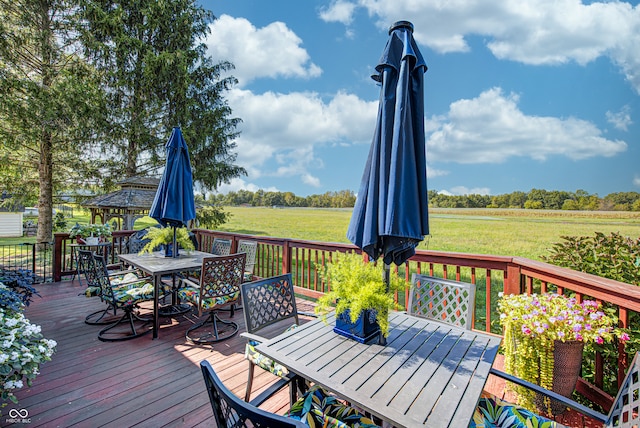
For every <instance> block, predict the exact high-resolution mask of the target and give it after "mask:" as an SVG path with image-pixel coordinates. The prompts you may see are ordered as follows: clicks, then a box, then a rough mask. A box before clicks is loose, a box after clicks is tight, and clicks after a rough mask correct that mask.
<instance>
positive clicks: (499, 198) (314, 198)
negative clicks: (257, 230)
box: [208, 189, 640, 211]
mask: <svg viewBox="0 0 640 428" xmlns="http://www.w3.org/2000/svg"><path fill="white" fill-rule="evenodd" d="M355 201H356V194H355V193H354V192H352V191H350V190H340V191H338V192H326V193H323V194H319V195H310V196H306V197H302V196H296V195H295V194H294V193H292V192H265V191H264V190H258V191H256V192H251V191H248V190H239V191H236V192H229V193H227V194H217V195H212V196H211V197H210V198H209V199H208V202H209V203H210V204H214V205H228V206H241V205H249V206H282V207H313V208H352V207H353V206H354V204H355ZM429 205H430V206H432V207H436V208H523V209H544V210H582V211H640V193H638V192H616V193H610V194H608V195H606V196H604V197H602V198H601V197H599V196H598V195H597V194H589V193H588V192H586V191H584V190H577V191H575V192H567V191H562V190H543V189H531V190H530V191H529V192H522V191H516V192H512V193H506V194H502V195H495V196H491V195H478V194H471V195H447V194H444V193H440V192H438V191H437V190H430V191H429Z"/></svg>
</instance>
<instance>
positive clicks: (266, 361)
mask: <svg viewBox="0 0 640 428" xmlns="http://www.w3.org/2000/svg"><path fill="white" fill-rule="evenodd" d="M296 327H298V325H297V324H292V325H291V326H289V328H287V329H286V330H285V332H287V331H291V330H293V329H294V328H296ZM259 344H260V342H258V341H257V340H249V342H247V345H246V346H245V349H244V357H245V358H246V359H247V360H249V361H250V362H252V363H253V364H255V365H256V366H258V367H260V368H262V369H263V370H266V371H268V372H271V373H273V374H274V375H276V376H280V377H285V376H287V375H288V374H289V370H287V368H286V367H285V366H283V365H281V364H279V363H276V362H275V361H273V360H272V359H271V358H269V357H266V356H264V355H262V354H261V353H260V352H258V351H257V350H256V346H258V345H259Z"/></svg>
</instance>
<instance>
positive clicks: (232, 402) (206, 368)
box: [200, 361, 308, 428]
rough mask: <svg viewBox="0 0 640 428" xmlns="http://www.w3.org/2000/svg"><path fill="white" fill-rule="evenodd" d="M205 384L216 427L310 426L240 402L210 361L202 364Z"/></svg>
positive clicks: (302, 427) (299, 427) (300, 427)
mask: <svg viewBox="0 0 640 428" xmlns="http://www.w3.org/2000/svg"><path fill="white" fill-rule="evenodd" d="M200 369H201V370H202V375H203V376H204V383H205V385H206V387H207V392H208V393H209V401H210V402H211V407H212V408H213V417H214V418H215V420H216V426H218V427H221V428H224V427H227V428H231V427H233V428H241V427H282V428H288V427H290V428H308V425H306V424H304V423H302V422H300V421H297V420H295V419H290V418H287V417H286V416H280V415H276V414H274V413H269V412H266V411H264V410H262V409H259V408H258V407H255V406H253V405H252V404H249V403H246V402H244V401H242V400H240V399H239V398H238V397H236V395H235V394H234V393H233V392H231V391H229V390H228V389H227V387H226V386H224V384H223V383H222V381H221V380H220V378H219V377H218V376H217V375H216V372H215V371H214V370H213V367H211V364H209V362H208V361H202V362H201V363H200Z"/></svg>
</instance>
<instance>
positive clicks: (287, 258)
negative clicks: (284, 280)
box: [282, 239, 291, 274]
mask: <svg viewBox="0 0 640 428" xmlns="http://www.w3.org/2000/svg"><path fill="white" fill-rule="evenodd" d="M290 272H291V241H290V240H289V239H285V240H284V241H283V243H282V273H283V274H285V273H290Z"/></svg>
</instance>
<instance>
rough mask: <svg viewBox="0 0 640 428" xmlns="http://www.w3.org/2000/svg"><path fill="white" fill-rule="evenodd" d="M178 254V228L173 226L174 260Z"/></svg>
mask: <svg viewBox="0 0 640 428" xmlns="http://www.w3.org/2000/svg"><path fill="white" fill-rule="evenodd" d="M177 254H178V240H177V239H176V227H175V226H173V253H172V256H173V258H176V257H177Z"/></svg>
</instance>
